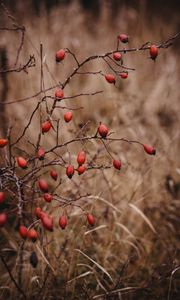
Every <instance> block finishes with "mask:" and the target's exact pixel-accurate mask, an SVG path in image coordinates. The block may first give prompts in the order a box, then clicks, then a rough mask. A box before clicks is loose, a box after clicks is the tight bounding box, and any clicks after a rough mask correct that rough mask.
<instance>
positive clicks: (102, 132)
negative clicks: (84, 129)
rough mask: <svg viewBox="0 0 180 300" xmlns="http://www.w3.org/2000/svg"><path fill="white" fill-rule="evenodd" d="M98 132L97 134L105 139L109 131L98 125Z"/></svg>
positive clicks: (105, 127) (104, 126)
mask: <svg viewBox="0 0 180 300" xmlns="http://www.w3.org/2000/svg"><path fill="white" fill-rule="evenodd" d="M98 132H99V134H100V136H101V137H102V138H106V136H107V134H108V132H109V129H108V128H107V126H106V125H104V124H100V125H99V127H98Z"/></svg>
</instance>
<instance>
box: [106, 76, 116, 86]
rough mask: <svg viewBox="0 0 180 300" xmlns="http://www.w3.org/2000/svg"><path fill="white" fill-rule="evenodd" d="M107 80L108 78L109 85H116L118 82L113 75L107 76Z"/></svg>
mask: <svg viewBox="0 0 180 300" xmlns="http://www.w3.org/2000/svg"><path fill="white" fill-rule="evenodd" d="M105 78H106V80H107V82H109V83H114V84H115V82H116V79H115V77H114V75H112V74H106V75H105Z"/></svg>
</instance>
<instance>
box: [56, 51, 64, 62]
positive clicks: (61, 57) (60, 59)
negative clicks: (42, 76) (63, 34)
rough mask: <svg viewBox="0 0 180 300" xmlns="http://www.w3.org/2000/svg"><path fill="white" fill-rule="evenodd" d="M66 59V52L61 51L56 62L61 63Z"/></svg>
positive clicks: (57, 54) (58, 52)
mask: <svg viewBox="0 0 180 300" xmlns="http://www.w3.org/2000/svg"><path fill="white" fill-rule="evenodd" d="M64 58H65V51H64V49H60V50H59V51H57V52H56V61H57V62H60V61H62V60H63V59H64Z"/></svg>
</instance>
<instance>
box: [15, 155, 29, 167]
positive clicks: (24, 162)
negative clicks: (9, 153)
mask: <svg viewBox="0 0 180 300" xmlns="http://www.w3.org/2000/svg"><path fill="white" fill-rule="evenodd" d="M17 164H18V166H19V167H21V168H22V169H26V168H27V160H26V159H25V158H23V157H21V156H19V157H17Z"/></svg>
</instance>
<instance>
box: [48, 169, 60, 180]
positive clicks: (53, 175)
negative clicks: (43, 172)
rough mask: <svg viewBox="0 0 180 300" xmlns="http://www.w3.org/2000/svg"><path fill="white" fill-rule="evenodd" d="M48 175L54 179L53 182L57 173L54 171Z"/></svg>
mask: <svg viewBox="0 0 180 300" xmlns="http://www.w3.org/2000/svg"><path fill="white" fill-rule="evenodd" d="M50 175H51V177H52V179H54V180H55V181H56V180H57V178H58V173H57V172H56V171H55V170H51V172H50Z"/></svg>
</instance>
